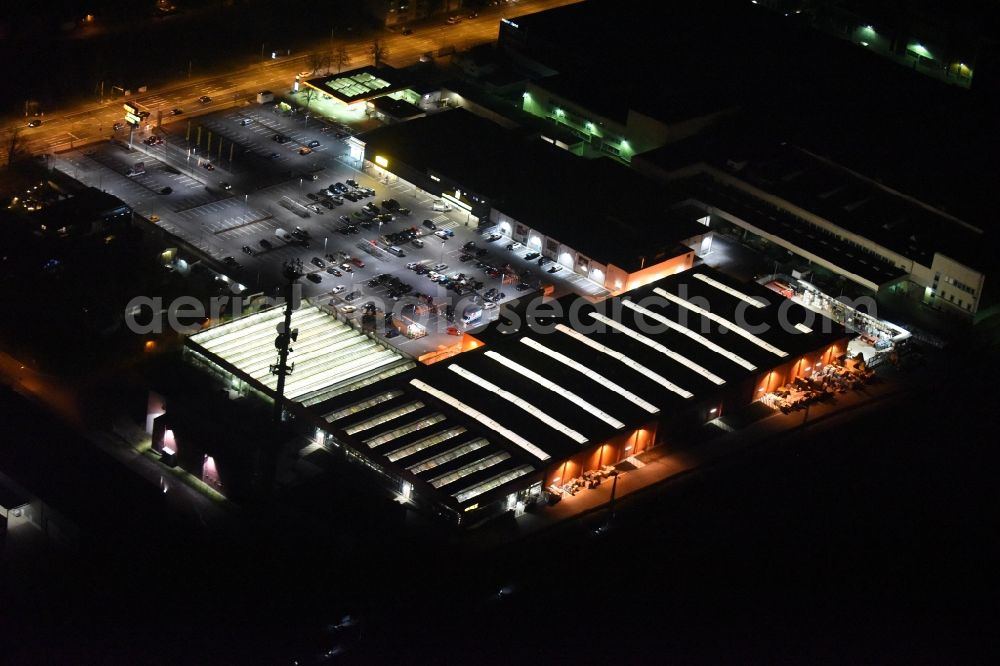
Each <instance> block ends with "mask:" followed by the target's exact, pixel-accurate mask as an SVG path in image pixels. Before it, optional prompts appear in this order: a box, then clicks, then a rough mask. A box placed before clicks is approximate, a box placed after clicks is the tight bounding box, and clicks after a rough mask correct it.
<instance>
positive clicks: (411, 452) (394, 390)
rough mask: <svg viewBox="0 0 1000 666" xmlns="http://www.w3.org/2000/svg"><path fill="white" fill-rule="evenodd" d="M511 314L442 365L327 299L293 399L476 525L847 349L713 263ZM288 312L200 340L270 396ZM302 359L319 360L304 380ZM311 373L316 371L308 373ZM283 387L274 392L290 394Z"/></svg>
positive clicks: (808, 318) (425, 501)
mask: <svg viewBox="0 0 1000 666" xmlns="http://www.w3.org/2000/svg"><path fill="white" fill-rule="evenodd" d="M548 305H549V307H560V308H562V310H563V312H562V313H561V314H560V313H559V312H556V311H552V312H549V313H547V314H546V315H544V316H538V317H535V318H525V315H526V312H525V311H523V310H522V311H518V310H514V309H505V310H504V311H503V312H502V313H501V314H502V316H501V318H500V319H499V320H498V321H497V322H495V323H494V324H491V325H490V326H489V327H487V328H485V329H484V330H482V331H480V332H478V333H474V335H475V336H476V338H477V340H478V342H479V343H480V344H479V345H478V347H476V348H475V349H473V350H472V351H467V352H465V353H462V354H459V355H458V356H456V357H453V358H451V359H449V360H447V361H442V362H440V363H437V364H435V365H432V366H420V365H417V364H414V363H412V362H408V361H407V360H406V359H404V358H402V357H400V356H398V355H396V354H395V353H394V352H391V351H389V350H387V349H385V348H384V347H382V346H381V345H379V344H377V343H376V342H375V341H374V339H370V338H368V337H367V336H365V335H362V334H360V333H357V332H356V331H354V330H353V329H351V328H350V327H348V326H346V325H345V324H342V323H341V322H338V321H336V320H335V319H334V318H333V316H332V315H331V314H327V313H325V312H323V311H321V310H318V309H317V308H315V307H312V308H307V309H305V310H303V311H300V312H298V313H297V314H296V318H295V319H294V320H293V325H294V326H296V327H298V328H300V331H301V330H303V329H308V330H309V337H308V339H307V340H306V341H305V344H304V340H303V337H302V336H303V335H304V334H303V333H300V337H299V341H298V343H297V344H296V347H295V355H297V358H296V356H293V360H295V362H296V369H295V374H293V377H292V381H290V383H289V392H288V394H287V396H286V408H287V409H288V411H289V412H291V413H293V414H295V415H296V416H297V417H298V418H300V419H303V420H305V421H306V422H307V423H309V424H310V425H312V426H314V427H315V428H316V430H317V432H318V433H321V434H323V436H324V438H325V441H326V443H327V444H328V445H330V446H331V447H338V448H341V449H343V450H344V451H345V453H346V454H347V455H348V456H349V457H350V458H353V459H356V460H358V461H360V462H362V463H364V465H365V466H367V467H368V468H371V469H373V470H375V471H376V472H378V473H379V474H380V475H381V478H382V479H383V481H384V482H385V483H386V485H388V486H389V487H390V488H391V489H392V490H393V491H394V492H396V493H398V494H399V495H400V496H402V497H405V498H407V499H409V500H410V501H413V502H416V503H417V504H419V505H423V506H425V507H430V508H432V509H433V510H435V511H437V512H438V513H441V514H444V515H446V516H449V517H450V518H451V519H452V520H453V521H454V522H456V523H458V524H463V525H466V524H474V523H476V522H478V521H480V520H482V519H484V518H487V517H489V516H492V515H494V514H496V513H498V512H502V511H505V510H509V509H515V508H516V507H517V505H518V503H523V502H526V501H528V500H529V499H530V497H531V496H532V495H537V494H540V493H541V491H542V489H543V488H545V487H549V486H553V485H559V484H561V483H564V482H566V481H568V480H569V479H571V478H574V477H578V476H580V475H581V474H583V473H584V472H586V471H588V470H594V469H599V468H602V467H603V466H605V465H615V464H617V463H619V462H620V461H622V460H623V459H625V458H627V457H629V456H631V455H634V454H636V453H639V452H641V451H643V450H645V449H647V448H649V447H652V446H656V445H667V446H669V445H670V442H671V441H672V437H673V436H675V435H676V433H678V432H680V431H681V430H682V429H684V428H690V427H697V426H699V425H701V424H703V423H705V422H706V421H708V420H711V419H713V418H717V417H719V416H721V415H722V414H724V413H726V412H727V411H728V410H735V409H738V408H740V407H743V406H745V405H747V404H749V403H750V402H752V401H754V400H756V399H757V398H758V397H760V396H761V395H763V394H764V393H765V392H767V391H770V390H772V389H774V388H776V387H778V386H780V385H782V384H784V383H786V382H788V381H790V380H792V379H794V378H795V377H800V376H806V375H808V374H810V373H811V372H812V370H813V369H814V368H818V367H820V366H821V365H823V364H825V363H829V362H831V361H833V360H835V359H837V358H839V357H841V356H842V355H843V354H844V353H845V352H846V348H847V333H846V331H845V330H844V329H843V327H840V326H838V325H836V324H834V323H833V322H832V321H830V320H828V319H826V318H824V317H822V316H820V315H816V314H815V313H812V312H811V311H808V310H806V309H805V308H802V307H801V306H798V305H796V304H794V303H792V302H791V301H786V300H784V299H782V298H780V297H779V296H777V295H776V294H774V293H773V292H771V291H768V290H766V289H764V288H763V287H760V286H758V285H756V284H748V285H742V284H738V283H735V282H734V281H732V280H731V279H730V278H727V277H725V276H723V275H721V274H719V273H716V272H714V271H712V270H710V269H707V268H698V269H695V270H690V271H687V272H684V273H682V274H679V275H675V276H671V277H668V278H664V279H661V280H659V281H657V282H655V283H652V284H649V285H647V286H645V287H642V288H640V289H637V290H633V291H631V292H629V293H628V294H626V295H624V296H623V297H621V298H613V299H609V300H607V301H604V302H602V303H599V304H596V305H595V304H591V303H588V302H585V301H582V300H568V299H567V300H560V301H554V302H552V303H550V304H548ZM277 321H278V314H277V313H276V311H274V310H271V311H266V312H263V313H259V314H256V315H251V316H249V317H245V318H243V319H239V320H236V321H234V322H231V323H228V324H224V325H221V326H217V327H215V328H212V329H208V330H206V331H203V332H201V333H198V334H196V335H194V336H192V337H191V338H190V339H189V341H188V344H189V347H190V349H191V350H192V351H193V352H194V353H196V354H197V355H198V356H199V357H201V358H202V359H205V360H207V361H209V362H211V363H213V364H214V365H215V366H216V367H217V368H219V369H221V370H223V371H225V372H227V373H230V374H231V375H232V376H233V377H234V378H236V379H238V380H239V381H242V382H246V384H247V386H250V387H252V388H254V389H256V390H258V391H261V392H263V393H265V394H268V393H270V392H271V391H272V390H273V382H272V377H271V376H270V374H269V372H268V370H267V368H268V366H269V363H271V362H273V359H274V357H275V352H274V348H273V336H274V327H273V324H274V323H275V322H277ZM300 368H301V369H302V373H301V375H299V372H300ZM296 375H299V376H298V377H296ZM272 395H273V394H272Z"/></svg>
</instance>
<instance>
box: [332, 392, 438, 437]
mask: <svg viewBox="0 0 1000 666" xmlns="http://www.w3.org/2000/svg"><path fill="white" fill-rule="evenodd" d="M423 406H424V403H422V402H420V401H419V400H415V401H413V402H410V403H407V404H405V405H403V406H401V407H397V408H396V409H390V410H389V411H388V412H382V413H381V414H377V415H375V416H373V417H371V418H370V419H365V420H364V421H361V422H359V423H355V424H354V425H352V426H348V427H347V428H345V429H344V432H346V433H347V434H348V435H356V434H358V433H359V432H362V431H365V430H370V429H372V428H374V427H375V426H377V425H380V424H382V423H388V422H389V421H392V420H394V419H398V418H399V417H400V416H405V415H406V414H411V413H413V412H415V411H417V410H418V409H422V408H423Z"/></svg>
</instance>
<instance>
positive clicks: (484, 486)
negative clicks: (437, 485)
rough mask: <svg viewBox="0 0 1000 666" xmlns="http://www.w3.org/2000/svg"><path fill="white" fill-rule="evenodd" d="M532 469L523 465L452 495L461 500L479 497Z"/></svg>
mask: <svg viewBox="0 0 1000 666" xmlns="http://www.w3.org/2000/svg"><path fill="white" fill-rule="evenodd" d="M532 471H533V470H532V468H531V466H529V465H521V466H520V467H517V468H515V469H512V470H510V471H509V472H502V473H500V474H497V475H496V476H494V477H490V478H489V479H486V480H485V481H480V482H479V483H477V484H475V485H474V486H469V487H468V488H466V489H465V490H463V491H461V492H459V493H455V494H454V495H452V497H454V498H455V499H457V500H458V501H459V502H465V501H466V500H470V499H472V498H473V497H478V496H479V495H482V494H483V493H486V492H489V491H491V490H493V489H494V488H499V487H500V486H502V485H503V484H505V483H507V482H508V481H513V480H514V479H516V478H518V477H520V476H524V475H525V474H529V473H530V472H532Z"/></svg>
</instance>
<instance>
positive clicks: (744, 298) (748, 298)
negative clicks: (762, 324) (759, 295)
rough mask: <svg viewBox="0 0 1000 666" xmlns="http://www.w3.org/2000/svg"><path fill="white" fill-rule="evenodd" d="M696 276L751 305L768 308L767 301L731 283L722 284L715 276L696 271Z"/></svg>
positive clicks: (697, 278)
mask: <svg viewBox="0 0 1000 666" xmlns="http://www.w3.org/2000/svg"><path fill="white" fill-rule="evenodd" d="M694 278H695V279H696V280H701V281H702V282H705V283H706V284H710V285H712V286H713V287H715V288H716V289H718V290H719V291H724V292H726V293H727V294H729V295H730V296H733V297H735V298H738V299H740V300H741V301H743V302H744V303H749V304H750V305H752V306H754V307H755V308H766V307H767V303H763V302H761V301H758V300H757V299H755V298H753V297H751V296H747V295H746V294H744V293H743V292H742V291H738V290H736V289H733V288H732V287H730V286H729V285H725V284H722V283H721V282H719V281H718V280H716V279H715V278H711V277H708V276H707V275H705V274H704V273H695V274H694Z"/></svg>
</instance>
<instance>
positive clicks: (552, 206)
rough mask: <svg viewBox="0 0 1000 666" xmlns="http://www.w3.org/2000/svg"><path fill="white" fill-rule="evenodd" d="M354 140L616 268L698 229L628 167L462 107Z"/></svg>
mask: <svg viewBox="0 0 1000 666" xmlns="http://www.w3.org/2000/svg"><path fill="white" fill-rule="evenodd" d="M360 138H361V139H362V140H363V141H365V142H366V143H367V146H368V147H367V148H366V152H367V153H368V154H369V159H371V156H372V155H381V156H383V157H386V158H387V159H388V160H389V164H390V166H389V168H390V169H391V168H392V164H393V162H394V161H401V162H403V163H405V164H407V165H409V166H410V167H411V168H414V169H416V170H418V171H422V172H424V173H430V172H437V173H440V174H443V175H447V176H449V177H451V178H454V179H455V180H457V181H459V182H461V183H463V184H464V185H465V188H466V189H467V190H469V191H471V192H474V193H476V194H478V195H480V196H482V197H484V198H486V199H488V200H490V201H491V203H492V204H493V207H494V208H496V209H497V210H498V211H500V212H501V213H503V214H505V215H507V216H509V217H511V218H513V219H515V220H517V221H518V222H521V223H523V224H526V225H528V226H530V227H532V228H533V229H536V230H538V231H540V232H541V233H544V234H546V235H548V236H551V237H553V238H557V239H558V240H560V241H562V242H563V243H566V244H567V245H569V246H570V247H572V248H574V249H575V250H577V251H579V252H582V253H584V254H586V255H588V256H590V257H591V258H593V259H595V260H598V261H600V262H602V263H613V264H615V265H616V266H619V267H621V268H623V269H625V270H629V271H632V270H636V269H638V268H640V267H641V266H643V265H647V266H648V265H650V263H652V262H653V261H654V260H655V258H656V257H657V256H658V255H659V254H661V253H663V252H666V251H669V250H672V249H674V248H675V247H676V245H677V243H679V242H681V241H684V240H687V239H688V238H691V237H692V236H696V235H698V234H699V233H702V232H703V231H704V228H699V225H697V224H695V223H693V222H691V221H690V220H687V219H684V218H680V217H678V216H676V215H673V214H671V213H669V212H668V209H669V206H670V204H671V203H672V202H671V201H670V200H668V198H667V197H666V196H665V193H664V192H663V190H662V188H661V187H659V186H658V185H657V184H655V183H654V182H652V181H651V180H648V179H646V178H645V177H643V176H641V175H640V174H637V173H636V172H634V171H632V170H630V169H629V168H628V167H626V166H624V165H621V164H619V163H617V162H615V161H614V160H611V159H609V158H598V159H593V160H585V159H583V158H580V157H577V156H575V155H572V154H570V153H568V152H566V151H565V150H562V149H560V148H557V147H555V146H553V145H551V144H549V143H546V142H544V141H540V140H537V139H533V138H528V137H525V136H524V135H523V134H522V133H519V132H517V131H510V130H505V129H504V128H502V127H500V126H499V125H497V124H495V123H493V122H491V121H489V120H486V119H484V118H480V117H479V116H475V115H473V114H471V113H469V112H467V111H465V110H463V109H455V110H453V111H449V112H446V113H439V114H434V115H432V116H428V117H426V118H420V119H418V120H413V121H410V122H407V123H399V124H395V125H388V126H384V127H379V128H377V129H375V130H372V131H371V132H366V133H365V134H363V135H362V136H361V137H360ZM473 146H474V148H473ZM609 238H613V239H614V242H613V243H609V242H608V239H609Z"/></svg>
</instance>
